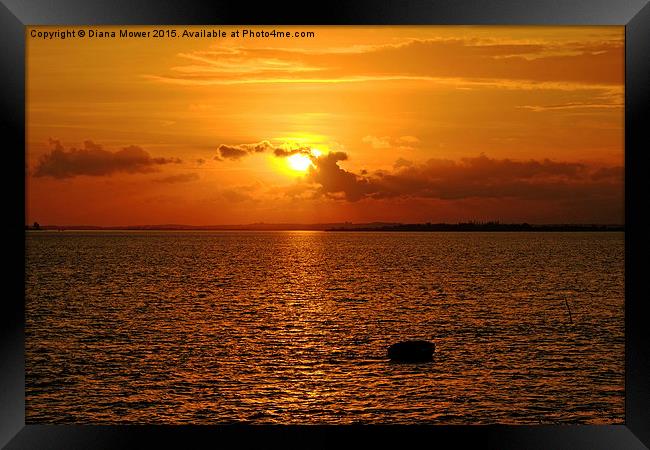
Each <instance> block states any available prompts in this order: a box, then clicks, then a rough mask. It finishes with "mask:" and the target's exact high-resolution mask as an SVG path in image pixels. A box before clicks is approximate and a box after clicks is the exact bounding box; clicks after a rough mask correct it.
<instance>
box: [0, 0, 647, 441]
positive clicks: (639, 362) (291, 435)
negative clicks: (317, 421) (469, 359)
mask: <svg viewBox="0 0 650 450" xmlns="http://www.w3.org/2000/svg"><path fill="white" fill-rule="evenodd" d="M648 2H649V0H625V1H618V2H613V1H608V0H595V1H589V0H575V1H566V0H565V1H561V2H560V1H557V0H538V1H529V2H524V1H517V0H491V1H480V0H437V1H436V0H429V1H418V0H406V1H399V0H398V1H392V2H390V1H386V0H381V1H370V0H360V1H349V2H342V1H334V0H330V1H328V2H319V3H317V4H314V3H311V2H301V3H299V4H294V5H291V4H282V3H281V2H254V3H253V2H250V3H249V2H246V1H244V0H240V1H239V2H233V1H217V2H211V3H210V2H199V1H190V0H184V1H170V0H158V1H156V0H114V1H98V0H93V1H91V0H63V1H61V0H59V1H56V2H54V1H52V0H49V1H48V0H31V1H23V0H0V36H2V38H1V39H0V45H1V46H2V47H3V49H2V52H0V55H1V56H0V58H2V64H0V71H1V73H2V83H1V87H0V89H1V90H2V96H0V99H1V102H2V108H1V111H2V121H1V122H0V126H1V127H2V136H3V140H4V143H5V146H4V147H5V148H4V149H3V150H4V152H3V153H2V154H3V156H5V157H6V158H7V160H6V161H7V162H6V163H5V166H4V167H5V169H6V170H5V174H4V176H2V177H0V178H1V179H2V186H3V192H4V194H5V195H4V197H5V203H7V204H8V205H7V209H9V210H11V214H6V215H5V218H4V220H3V225H4V228H5V230H6V233H5V236H6V237H7V241H6V242H8V243H9V244H10V245H8V246H7V248H6V249H5V250H4V251H3V254H4V264H3V267H4V270H3V278H5V283H4V284H5V287H10V289H5V290H4V291H3V295H2V301H0V325H1V327H0V330H1V331H0V332H1V341H0V342H1V345H0V353H1V357H0V377H1V379H2V381H1V384H0V386H1V388H0V446H5V445H6V448H9V449H18V448H40V449H47V448H66V449H73V448H93V449H103V448H123V447H128V446H133V445H138V444H140V445H142V444H143V443H146V445H147V446H162V447H182V448H185V447H191V444H188V442H191V441H195V440H197V439H201V440H203V439H207V441H205V442H207V443H208V445H210V446H221V445H224V446H227V447H229V446H230V445H226V444H225V443H226V442H227V440H228V439H236V440H237V443H236V445H237V447H243V448H247V447H248V446H250V445H253V444H254V443H255V444H257V445H258V446H261V445H264V446H267V445H269V444H272V443H278V444H289V445H291V444H293V445H296V446H301V447H323V446H324V447H331V446H333V445H338V443H339V442H341V441H346V440H348V439H349V438H350V436H351V433H354V434H355V437H356V438H359V437H361V438H362V439H363V440H364V441H365V444H364V445H376V444H383V445H386V444H391V443H404V442H406V443H408V442H410V440H411V439H413V441H412V442H413V444H416V443H417V442H422V439H425V441H424V442H425V445H431V446H434V445H435V446H439V444H440V443H441V442H444V443H447V444H449V445H451V444H450V443H453V446H454V447H458V446H463V445H468V444H469V445H474V446H479V447H482V448H500V449H521V448H528V449H542V448H554V449H560V448H567V449H581V448H589V449H613V448H617V449H642V448H647V447H650V427H649V424H650V388H649V387H648V381H649V380H650V370H649V369H650V348H649V347H648V346H646V345H645V344H646V342H648V335H649V329H650V328H649V327H647V326H645V324H644V321H645V317H646V316H645V315H644V314H643V313H644V310H645V307H644V306H645V305H644V303H645V302H646V301H647V298H645V297H644V296H643V295H642V293H643V291H644V290H643V289H642V284H641V283H642V280H643V278H644V277H643V275H644V273H643V264H642V262H643V260H642V256H644V253H645V252H644V250H645V247H644V246H643V245H642V243H643V233H644V230H643V229H642V226H643V224H642V222H641V215H642V213H643V206H644V205H645V204H647V194H646V193H647V192H649V191H650V190H649V189H648V182H647V178H648V177H647V176H646V177H644V174H643V173H642V170H643V169H644V164H643V162H644V152H647V151H649V150H650V146H649V145H648V128H649V127H648V126H647V125H646V122H647V119H646V117H648V116H647V115H646V113H648V99H650V95H649V93H650V92H649V91H650V5H648ZM82 24H83V25H104V24H106V25H110V24H114V25H117V24H133V25H136V24H141V25H147V24H188V25H189V24H215V25H217V24H251V25H256V24H287V25H288V24H301V25H310V24H311V25H320V24H322V25H325V24H329V25H344V24H348V25H384V24H385V25H388V24H413V25H425V24H431V25H436V24H438V25H439V24H444V25H624V26H625V36H626V47H625V61H626V63H625V64H626V75H625V84H626V85H625V250H626V258H625V271H626V272H625V273H626V281H625V283H626V285H625V288H626V302H625V335H626V361H625V368H626V375H625V376H626V378H625V398H626V399H625V424H624V425H606V426H595V425H562V426H555V425H553V426H547V425H543V426H498V425H495V426H379V425H378V426H359V427H328V426H299V427H284V426H278V427H268V426H244V425H234V426H219V427H216V426H215V427H210V426H207V427H206V426H203V427H188V426H182V427H173V426H128V427H126V426H69V425H25V373H24V367H25V358H24V349H25V347H24V342H25V332H24V325H25V319H24V312H25V309H24V269H25V267H24V260H25V248H24V243H25V235H24V224H25V198H26V197H25V177H24V175H25V172H24V170H25V155H24V151H22V150H23V149H24V148H25V26H27V25H82ZM644 125H645V126H644ZM643 186H646V187H645V188H644V187H643ZM405 439H408V440H409V441H405ZM427 443H429V444H427ZM231 445H232V444H231ZM417 445H421V444H417ZM443 447H444V445H443Z"/></svg>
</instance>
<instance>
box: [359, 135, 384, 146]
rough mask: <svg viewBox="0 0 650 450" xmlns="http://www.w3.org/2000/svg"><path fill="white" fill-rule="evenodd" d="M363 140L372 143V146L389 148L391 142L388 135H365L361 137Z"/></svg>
mask: <svg viewBox="0 0 650 450" xmlns="http://www.w3.org/2000/svg"><path fill="white" fill-rule="evenodd" d="M361 141H362V142H364V143H366V144H370V146H371V147H372V148H376V149H379V148H389V147H390V143H389V142H388V138H387V137H377V136H364V138H363V139H361Z"/></svg>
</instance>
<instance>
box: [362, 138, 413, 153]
mask: <svg viewBox="0 0 650 450" xmlns="http://www.w3.org/2000/svg"><path fill="white" fill-rule="evenodd" d="M361 142H363V143H365V144H369V145H370V146H371V147H372V148H374V149H384V148H395V149H399V150H413V149H414V148H415V147H416V146H417V145H419V144H420V140H419V139H418V138H417V137H415V136H399V137H397V138H394V139H393V138H390V137H388V136H382V137H377V136H372V135H369V136H364V137H363V138H362V139H361Z"/></svg>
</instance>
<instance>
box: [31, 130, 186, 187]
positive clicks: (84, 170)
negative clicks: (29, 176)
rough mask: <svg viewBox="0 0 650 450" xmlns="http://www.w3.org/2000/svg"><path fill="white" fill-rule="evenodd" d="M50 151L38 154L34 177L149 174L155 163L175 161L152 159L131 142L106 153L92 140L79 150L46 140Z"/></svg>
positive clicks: (174, 161)
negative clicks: (126, 145) (119, 173)
mask: <svg viewBox="0 0 650 450" xmlns="http://www.w3.org/2000/svg"><path fill="white" fill-rule="evenodd" d="M50 145H51V146H52V147H53V148H52V150H51V151H50V152H49V153H47V154H45V155H43V156H41V158H40V159H39V161H38V163H37V164H36V167H35V168H34V171H33V175H34V176H35V177H47V176H49V177H53V178H57V179H65V178H72V177H76V176H79V175H88V176H107V175H112V174H114V173H117V172H125V173H149V172H155V171H157V166H161V165H165V164H178V163H180V162H182V161H181V160H180V159H178V158H152V157H151V156H150V155H149V153H148V152H146V151H145V150H143V149H142V148H141V147H138V146H135V145H131V146H128V147H124V148H122V149H121V150H118V151H115V152H110V151H108V150H104V149H103V148H102V147H101V145H98V144H95V143H93V142H92V141H85V142H84V147H83V148H82V149H76V148H71V149H69V150H65V149H64V148H63V146H62V145H61V143H60V142H59V141H57V140H52V139H51V140H50Z"/></svg>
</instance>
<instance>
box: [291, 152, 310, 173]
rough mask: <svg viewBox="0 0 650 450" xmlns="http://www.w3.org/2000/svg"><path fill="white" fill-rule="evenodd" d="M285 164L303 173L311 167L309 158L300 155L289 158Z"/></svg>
mask: <svg viewBox="0 0 650 450" xmlns="http://www.w3.org/2000/svg"><path fill="white" fill-rule="evenodd" d="M287 162H288V163H289V167H291V168H292V169H293V170H297V171H300V172H304V171H305V170H307V169H309V166H311V165H312V163H311V158H310V157H309V156H307V155H303V154H302V153H296V154H294V155H291V156H289V157H288V158H287Z"/></svg>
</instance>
